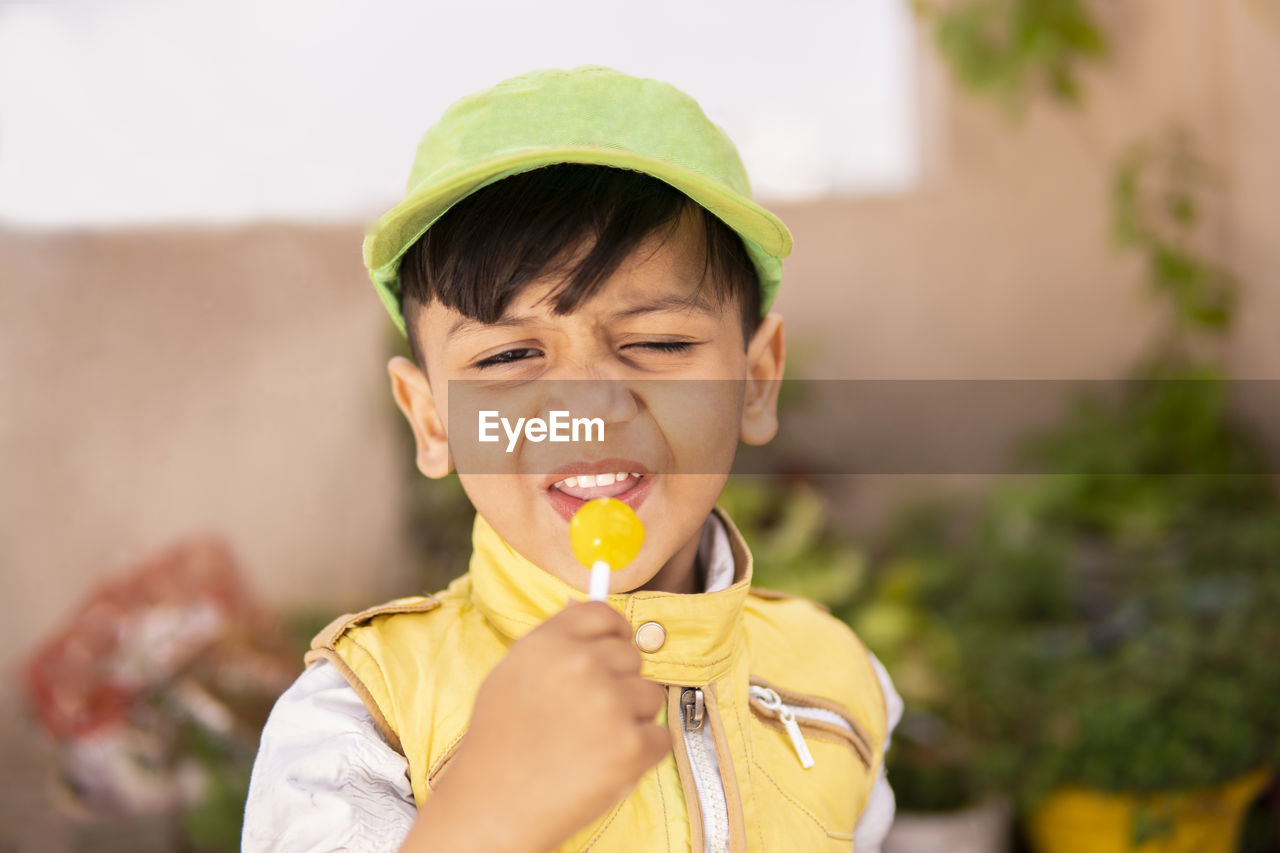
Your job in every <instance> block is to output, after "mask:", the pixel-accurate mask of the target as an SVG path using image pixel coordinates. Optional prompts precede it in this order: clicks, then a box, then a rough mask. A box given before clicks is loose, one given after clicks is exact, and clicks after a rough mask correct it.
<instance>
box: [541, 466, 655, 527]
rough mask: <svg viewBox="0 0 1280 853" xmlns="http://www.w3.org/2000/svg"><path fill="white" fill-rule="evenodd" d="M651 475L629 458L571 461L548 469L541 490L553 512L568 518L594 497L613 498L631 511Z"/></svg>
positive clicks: (647, 487) (641, 498)
mask: <svg viewBox="0 0 1280 853" xmlns="http://www.w3.org/2000/svg"><path fill="white" fill-rule="evenodd" d="M655 476H656V475H654V474H653V473H651V472H650V471H649V469H648V468H647V467H646V466H645V465H642V464H641V463H639V462H636V461H635V460H633V459H601V460H598V461H594V462H574V463H571V464H569V465H565V466H563V467H561V468H558V469H556V470H555V471H553V472H551V474H549V475H548V476H547V477H546V478H545V482H544V483H543V486H542V491H543V493H544V494H545V495H546V496H547V499H548V500H549V501H550V502H551V506H552V507H553V508H554V509H555V510H556V512H558V513H560V515H561V516H562V517H563V518H564V520H565V521H568V520H569V519H571V518H573V515H574V513H576V512H577V511H578V510H579V509H580V508H581V507H582V505H583V504H585V503H586V502H587V501H589V500H594V499H595V498H615V499H617V500H620V501H622V502H623V503H625V504H627V505H628V506H629V507H631V508H632V509H633V510H635V509H639V508H640V504H641V503H642V502H643V501H644V499H645V497H646V496H647V495H648V494H649V491H650V490H651V489H652V488H653V481H654V479H655Z"/></svg>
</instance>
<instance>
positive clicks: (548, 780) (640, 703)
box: [403, 602, 671, 850]
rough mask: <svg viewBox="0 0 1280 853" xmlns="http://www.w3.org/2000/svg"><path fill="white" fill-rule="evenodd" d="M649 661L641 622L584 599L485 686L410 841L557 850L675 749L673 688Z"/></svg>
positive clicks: (518, 646)
mask: <svg viewBox="0 0 1280 853" xmlns="http://www.w3.org/2000/svg"><path fill="white" fill-rule="evenodd" d="M640 663H641V657H640V653H639V652H638V651H637V650H636V648H635V646H634V645H632V642H631V626H630V625H629V624H628V623H627V621H626V620H625V619H623V618H622V616H620V615H619V614H618V613H617V612H616V611H614V610H613V609H612V608H611V607H609V606H608V605H607V604H604V603H600V602H580V603H572V604H570V605H569V606H568V607H566V608H565V609H564V610H562V611H561V612H560V613H557V614H556V615H555V616H553V617H551V618H550V619H548V620H547V621H546V622H544V623H543V624H542V625H539V626H538V627H537V628H535V629H534V630H533V631H530V632H529V633H528V634H527V635H526V636H525V637H523V638H522V639H520V640H519V641H517V642H516V643H515V644H514V645H513V646H512V647H511V650H510V652H508V654H507V656H506V657H505V658H504V659H503V660H502V662H501V663H500V664H498V666H497V667H495V668H494V670H493V672H491V673H490V674H489V677H488V678H486V679H485V681H484V683H483V684H482V685H481V686H480V690H479V692H478V693H477V695H476V704H475V708H474V710H473V712H472V716H471V725H470V727H469V728H468V730H467V733H466V735H465V736H464V737H463V739H462V741H461V742H460V744H459V747H458V753H457V755H456V756H455V757H454V759H453V761H452V762H450V766H449V767H448V769H447V770H446V771H445V772H444V774H443V775H442V777H441V778H440V780H439V782H438V783H437V785H436V789H435V791H434V792H433V793H432V795H431V797H430V798H429V799H428V800H427V802H426V803H424V804H423V805H422V808H421V810H420V812H419V817H418V821H417V823H416V824H415V826H414V830H413V832H411V833H410V836H409V839H408V840H407V841H406V843H405V847H404V848H403V849H404V850H411V849H415V846H414V845H415V839H417V838H419V837H420V839H421V840H420V842H419V843H421V844H422V849H435V850H442V849H464V848H463V847H452V846H450V845H449V844H446V845H445V846H443V847H442V846H440V845H441V843H442V842H443V841H444V840H445V838H446V837H447V838H448V839H449V840H456V841H458V842H463V841H464V840H465V841H467V842H470V843H471V844H480V846H472V847H469V848H468V849H485V850H547V849H550V848H552V847H555V846H557V845H558V844H560V843H561V842H563V841H564V840H565V839H566V838H568V837H569V836H571V835H572V834H573V833H574V832H576V831H577V830H579V829H581V828H582V827H583V826H585V825H586V824H587V823H589V822H590V821H592V820H594V819H595V818H597V817H599V816H600V815H601V814H603V813H604V812H605V810H606V809H608V808H609V807H610V806H611V805H613V804H614V803H616V802H617V801H618V800H620V799H622V798H623V797H624V796H626V794H627V793H628V792H629V791H630V790H631V788H632V787H633V786H634V785H635V783H636V780H638V779H639V778H640V776H641V775H643V774H644V772H645V771H646V770H648V769H649V768H650V767H652V766H653V765H654V764H656V763H657V762H658V761H660V760H661V759H662V757H663V756H664V755H666V754H667V752H668V751H669V750H670V749H671V738H670V735H669V734H668V732H667V730H666V728H664V727H663V726H660V725H657V724H656V723H654V717H655V716H656V715H657V713H658V711H659V710H660V709H661V707H662V703H663V701H664V699H665V695H666V694H665V690H664V688H663V687H661V686H660V685H658V684H655V683H654V682H651V681H646V680H645V679H643V678H641V677H640ZM467 824H470V826H467ZM454 828H457V829H459V830H460V831H465V835H455V834H454V832H453V829H454ZM441 832H443V836H442V835H441V834H440V833H441ZM477 833H480V834H477Z"/></svg>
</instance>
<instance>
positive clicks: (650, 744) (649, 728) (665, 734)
mask: <svg viewBox="0 0 1280 853" xmlns="http://www.w3.org/2000/svg"><path fill="white" fill-rule="evenodd" d="M640 737H641V738H642V740H643V742H644V751H643V755H644V762H645V765H644V766H645V768H646V769H647V768H649V767H652V766H653V765H655V764H657V763H658V762H659V761H661V760H662V759H663V758H666V756H667V753H669V752H671V732H670V731H669V730H668V729H667V727H666V726H660V725H658V724H657V723H648V724H646V725H644V726H641V727H640Z"/></svg>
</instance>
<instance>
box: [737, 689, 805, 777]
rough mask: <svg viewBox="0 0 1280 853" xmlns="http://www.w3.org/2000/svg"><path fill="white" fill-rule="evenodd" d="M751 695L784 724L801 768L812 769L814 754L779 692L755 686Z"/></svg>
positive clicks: (794, 716)
mask: <svg viewBox="0 0 1280 853" xmlns="http://www.w3.org/2000/svg"><path fill="white" fill-rule="evenodd" d="M751 693H752V694H753V695H754V696H755V697H756V698H757V699H759V700H760V704H761V705H763V706H764V707H765V708H767V709H769V710H770V711H773V712H774V713H776V714H777V715H778V722H780V723H782V727H783V728H784V729H786V730H787V735H788V736H789V737H790V738H791V746H792V747H793V748H794V749H795V751H796V758H799V759H800V766H801V767H803V768H804V769H805V770H808V769H809V768H810V767H812V766H813V754H812V753H811V752H809V744H807V743H805V741H804V735H803V734H801V732H800V724H799V723H797V722H796V715H795V714H793V713H791V710H790V709H789V708H787V707H786V706H785V705H783V704H782V697H781V696H779V695H778V691H776V690H774V689H773V688H771V687H762V686H760V685H758V684H753V685H751Z"/></svg>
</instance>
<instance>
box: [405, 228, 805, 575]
mask: <svg viewBox="0 0 1280 853" xmlns="http://www.w3.org/2000/svg"><path fill="white" fill-rule="evenodd" d="M701 228H702V226H701V223H700V222H699V221H698V218H697V217H692V216H685V217H683V218H682V220H681V223H680V225H679V227H678V228H677V229H676V230H675V231H674V232H673V233H672V235H671V236H670V238H669V239H668V240H667V241H666V242H665V243H663V244H662V245H659V242H660V240H661V238H660V237H659V236H657V235H651V236H650V237H649V239H647V240H646V241H645V242H644V243H642V244H641V245H640V246H639V247H637V249H636V250H635V251H634V252H633V253H632V254H631V255H630V256H629V257H628V258H627V259H626V260H625V261H624V262H623V264H622V265H621V266H620V267H619V268H618V269H617V271H616V272H615V273H614V274H613V275H612V276H610V277H609V278H608V279H607V280H606V281H605V282H603V283H602V285H601V287H600V288H599V289H598V290H597V291H596V293H595V294H594V295H593V296H592V297H591V298H590V299H587V300H586V301H584V302H583V303H581V304H580V305H579V306H578V308H577V309H576V310H575V311H574V312H573V313H571V314H566V315H557V314H555V313H553V311H552V309H551V305H550V304H548V303H549V302H550V301H551V300H546V299H545V297H547V296H548V294H549V293H551V292H553V291H554V290H555V288H556V286H557V285H558V284H559V283H560V281H561V279H560V278H558V277H557V276H555V275H552V276H549V277H546V278H542V279H537V280H535V281H532V282H530V284H529V285H527V286H526V287H525V288H524V289H523V290H521V291H520V293H519V294H518V295H517V296H516V298H514V299H513V300H512V302H511V304H510V305H509V306H508V309H507V311H506V313H505V314H504V315H503V317H502V320H501V321H500V322H499V323H496V324H492V325H489V324H483V323H480V322H477V321H474V320H470V319H468V318H466V317H464V316H463V315H462V314H460V313H459V312H457V311H455V310H453V309H451V308H448V307H446V306H444V305H442V304H441V303H440V302H439V300H433V301H432V302H431V303H430V304H429V305H428V306H426V308H425V309H424V310H423V311H421V312H419V316H418V325H417V328H416V333H417V335H418V336H419V337H418V340H419V341H420V342H421V343H422V352H423V358H424V360H425V362H426V367H427V375H426V376H424V375H423V373H422V372H421V371H420V370H419V369H418V367H417V366H415V365H414V364H413V363H412V362H411V361H409V360H408V359H404V358H400V357H396V358H393V359H392V360H391V363H390V364H389V365H388V369H389V372H390V374H391V378H392V391H393V394H394V396H395V398H396V402H397V404H398V405H399V406H400V408H401V410H402V411H403V412H404V414H405V416H406V418H407V419H408V420H409V423H410V425H411V426H412V428H413V432H414V436H415V438H416V441H417V448H418V449H417V463H418V467H419V469H420V470H421V471H422V472H423V473H424V474H425V475H427V476H428V477H443V476H445V475H446V474H448V473H449V471H450V470H451V469H452V467H453V464H454V459H455V452H454V451H457V452H458V453H457V455H458V456H459V457H461V456H462V453H461V451H462V444H461V443H462V442H467V443H468V444H467V445H466V448H467V449H468V452H470V450H471V449H472V448H476V447H478V445H477V444H476V441H477V436H478V432H479V427H478V423H477V420H476V410H477V409H487V410H496V411H498V412H499V414H500V416H501V417H503V418H506V419H507V420H508V421H509V423H511V424H514V423H515V422H516V420H517V418H519V417H535V416H537V417H541V418H543V419H547V418H548V414H549V412H550V411H553V410H562V411H568V412H569V413H570V415H571V416H572V417H574V418H577V417H586V418H600V419H601V420H602V421H603V422H604V429H603V433H604V441H576V442H570V443H559V444H553V443H550V442H547V441H541V442H535V441H531V440H527V439H523V438H522V439H519V440H517V441H516V442H515V443H514V446H512V449H511V451H510V452H504V451H506V448H507V447H508V443H509V442H508V436H507V434H506V433H505V432H504V431H503V429H502V428H501V427H499V428H498V429H497V430H496V432H497V435H498V436H499V442H498V443H497V444H492V445H485V456H484V458H485V460H486V463H485V465H484V466H483V470H484V471H485V472H486V473H477V472H475V471H473V470H467V469H468V467H469V466H468V465H467V464H463V465H462V467H461V468H460V470H459V479H460V480H461V482H462V486H463V488H464V489H465V490H466V492H467V496H468V497H469V498H470V499H471V502H472V503H473V504H474V505H475V507H476V510H477V511H478V512H479V513H481V514H482V515H483V516H484V517H485V518H486V519H487V520H488V521H489V523H490V524H491V525H492V526H493V528H494V529H495V530H496V531H497V532H498V534H499V535H500V536H501V537H502V538H503V539H504V540H506V542H507V543H508V544H510V545H511V547H512V548H514V549H515V550H516V551H517V552H519V553H520V554H522V555H523V556H524V557H526V558H528V559H529V560H531V561H532V562H534V563H535V564H537V565H539V566H541V567H543V568H544V569H546V570H547V571H550V572H551V573H552V574H554V575H556V576H557V577H560V578H561V579H562V580H564V581H566V582H568V583H570V584H572V585H573V586H575V587H577V588H579V589H583V590H585V589H586V588H587V579H588V576H589V573H588V571H587V569H586V568H584V567H582V566H580V565H579V564H578V562H577V561H576V560H575V559H574V556H573V552H572V550H571V548H570V542H569V532H568V531H569V519H570V518H571V517H572V515H573V513H574V512H575V511H576V509H577V508H578V507H579V506H581V505H582V504H583V503H584V502H585V500H587V499H590V498H592V497H599V496H602V495H608V496H611V497H616V498H617V499H618V500H622V501H624V502H626V503H627V504H629V505H630V506H631V507H632V509H634V510H635V511H636V514H637V515H638V516H639V517H640V519H641V520H642V521H643V522H644V525H645V542H644V547H643V548H642V549H641V551H640V555H639V557H637V558H636V560H635V561H634V562H633V563H632V564H631V565H629V566H627V567H626V568H625V569H622V570H620V571H617V572H614V573H613V576H612V578H611V583H610V590H611V591H613V592H623V591H629V590H635V589H640V588H646V589H663V590H667V591H672V592H695V591H698V590H696V589H695V585H696V583H697V579H696V577H695V573H694V571H693V566H694V559H695V555H696V552H697V546H698V541H699V534H700V531H701V528H702V525H703V522H704V521H705V520H706V517H707V514H708V513H709V512H710V510H711V507H712V506H713V505H714V504H715V501H716V499H717V498H718V497H719V495H720V492H721V490H722V489H723V487H724V483H725V481H726V479H727V478H728V471H729V468H730V466H731V464H732V461H733V457H734V453H735V451H736V448H737V443H738V441H739V439H740V438H741V439H742V440H744V441H747V442H748V443H752V444H763V443H765V442H767V441H769V440H770V439H771V438H772V437H773V435H774V433H775V432H776V430H777V415H776V404H777V394H778V383H779V380H781V377H782V370H783V362H784V357H785V345H784V340H783V333H782V320H781V318H780V317H778V316H777V315H769V317H767V318H766V319H765V320H764V322H763V323H762V324H761V326H760V329H759V330H758V331H757V333H756V334H755V335H754V337H753V338H752V340H751V342H750V344H749V345H748V346H746V347H744V345H743V340H742V325H741V320H740V315H739V311H738V306H737V305H736V304H735V303H733V302H732V301H730V302H727V303H726V304H724V305H721V306H717V305H715V303H714V299H711V298H710V297H708V298H707V304H705V305H699V304H687V303H686V300H688V299H689V297H691V296H692V294H693V293H694V291H695V289H696V288H697V286H698V282H699V279H700V277H701V275H702V273H703V259H704V258H703V256H704V251H703V246H704V243H703V234H702V233H701ZM587 248H589V246H586V247H579V251H583V250H585V249H587ZM584 379H590V380H599V381H594V382H561V381H558V380H584ZM451 380H452V381H454V392H455V397H456V398H457V399H456V400H455V408H456V411H455V413H454V417H453V419H452V420H451V419H450V416H449V387H450V386H449V383H450V381H451ZM456 380H468V381H467V382H465V383H459V382H457V381H456ZM651 380H720V381H709V382H678V381H658V382H654V381H651ZM464 410H465V413H466V414H465V416H464V415H463V412H464ZM451 424H452V427H453V429H454V430H455V431H456V432H461V433H463V434H462V435H457V434H455V435H454V436H453V437H452V448H451V446H450V445H451V443H450V435H449V430H450V425H451ZM490 448H493V449H492V450H490ZM471 467H476V466H471ZM584 467H585V469H586V472H590V473H592V474H606V475H616V474H617V473H623V474H626V476H625V477H624V478H623V479H622V480H620V481H615V482H613V483H599V484H593V485H586V486H584V485H583V484H582V482H581V477H579V478H577V479H578V480H579V482H576V483H575V482H573V481H572V480H568V479H567V478H568V477H569V476H570V475H571V474H579V475H580V474H582V473H584V471H583V468H584ZM488 472H497V473H488ZM682 472H697V473H682ZM637 475H638V476H637ZM594 479H595V478H594V477H590V478H588V480H594ZM605 479H606V480H608V479H611V477H608V476H606V478H605Z"/></svg>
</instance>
